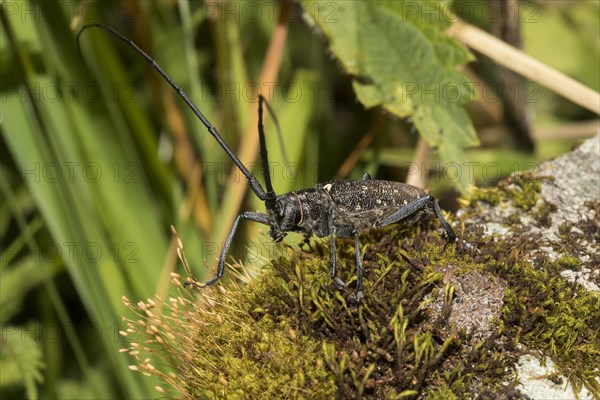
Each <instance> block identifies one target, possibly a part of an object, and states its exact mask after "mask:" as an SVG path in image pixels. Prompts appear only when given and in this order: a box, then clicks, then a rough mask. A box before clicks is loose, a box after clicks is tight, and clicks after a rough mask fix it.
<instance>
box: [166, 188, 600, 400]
mask: <svg viewBox="0 0 600 400" xmlns="http://www.w3.org/2000/svg"><path fill="white" fill-rule="evenodd" d="M535 186H536V185H533V187H534V189H532V190H533V191H534V192H536V190H535ZM536 193H537V192H536ZM436 227H437V222H436V221H429V222H426V223H425V224H423V225H422V226H421V227H417V228H416V229H410V230H409V229H404V230H402V229H399V228H398V227H391V228H389V229H382V230H377V231H373V232H371V233H369V234H367V235H364V236H362V237H361V243H362V244H363V245H364V254H363V260H364V267H365V273H364V295H365V301H364V303H362V304H356V303H354V302H353V301H352V298H353V297H352V295H353V288H354V287H355V285H356V277H355V266H354V259H355V254H354V246H353V243H352V241H351V240H350V241H348V240H338V241H337V247H338V260H339V277H340V278H341V279H342V280H344V281H345V282H346V283H347V284H348V286H349V288H350V289H349V291H348V292H343V291H340V290H339V289H338V288H336V287H335V286H334V284H333V282H332V280H331V278H330V277H329V267H330V265H329V257H328V246H327V244H326V241H324V242H317V243H316V244H315V245H314V246H312V247H313V249H312V250H311V252H310V253H307V252H302V251H300V250H297V249H289V251H288V254H287V255H286V256H285V257H282V258H280V259H279V260H276V261H275V262H273V265H272V266H268V267H266V268H264V270H263V272H262V273H261V274H260V275H259V276H257V277H256V278H255V279H253V280H251V281H250V282H249V283H248V285H246V286H244V287H240V286H238V285H235V284H233V285H232V284H231V283H230V284H226V283H223V284H219V285H217V286H215V287H214V288H211V289H208V290H206V289H205V290H204V291H202V292H201V293H202V296H203V297H204V296H207V297H208V299H207V300H206V301H204V302H203V303H202V304H201V305H197V304H196V302H189V303H185V304H186V309H187V311H186V313H185V314H184V315H185V317H184V318H181V317H180V318H178V319H174V318H173V317H169V318H165V319H164V320H163V323H162V326H163V327H164V329H167V326H169V325H171V326H172V325H177V326H179V327H180V328H179V333H177V334H176V335H175V337H176V338H179V339H178V340H175V341H174V342H173V344H171V345H170V346H171V347H167V349H168V352H169V354H171V357H170V358H169V359H170V360H171V361H170V362H171V363H172V364H173V365H175V366H176V370H177V375H176V376H177V382H178V384H179V385H180V387H179V388H178V390H179V392H180V393H183V394H184V396H186V397H189V398H224V397H226V398H282V397H290V398H334V397H336V396H337V397H340V398H401V397H409V398H418V397H427V398H434V399H436V398H439V399H441V398H472V397H473V396H474V395H476V394H481V393H485V395H486V396H485V397H486V398H488V397H489V398H493V397H495V396H496V397H501V396H503V395H504V396H505V397H506V396H509V395H512V394H511V393H513V392H512V390H513V388H512V386H511V385H507V383H506V382H510V381H511V380H512V377H511V375H510V374H511V370H510V367H511V366H513V365H514V364H515V360H516V359H517V358H518V357H519V356H520V354H521V353H520V351H518V350H517V346H516V345H517V344H521V345H522V346H523V347H522V348H525V349H528V350H529V351H540V352H542V353H544V354H545V355H548V356H550V357H551V358H552V360H553V361H554V362H555V363H556V364H557V366H558V368H559V369H560V371H561V372H562V373H563V374H564V375H565V376H567V377H568V378H569V380H570V381H571V383H573V384H574V385H575V387H576V388H577V387H581V386H583V385H585V386H586V387H587V388H588V390H590V391H591V392H592V393H595V394H596V395H598V394H600V389H599V388H598V384H597V382H595V377H596V376H598V373H599V371H598V367H597V366H598V365H600V336H599V335H600V333H599V332H598V329H597V327H598V326H600V301H599V296H598V295H597V294H595V293H591V292H588V291H585V290H583V289H582V288H580V287H579V286H577V285H576V284H572V283H569V282H568V281H566V280H565V279H563V278H562V277H561V275H560V273H561V271H563V270H564V269H565V268H571V269H573V268H575V269H577V268H579V267H580V265H579V263H578V262H577V260H576V259H574V258H573V257H572V256H570V255H569V254H563V255H561V257H559V258H558V259H557V260H556V261H554V262H550V261H549V260H548V259H544V258H543V257H537V258H536V259H535V260H536V263H535V264H531V258H530V257H527V258H524V255H526V254H527V252H525V251H524V249H526V248H528V246H531V245H532V243H535V242H536V239H535V238H530V237H523V238H514V237H510V238H508V239H506V241H502V239H501V238H499V241H490V240H487V239H486V240H482V239H481V238H482V235H481V233H480V232H479V231H477V230H476V229H475V228H472V229H469V230H467V231H466V232H464V233H465V234H467V237H465V240H467V241H469V242H470V243H472V244H474V245H475V246H476V247H477V249H478V250H479V252H477V251H474V252H470V251H467V250H466V249H465V248H464V246H462V245H460V244H446V242H445V240H444V238H442V237H440V236H439V235H438V233H437V231H436V229H435V228H436ZM565 234H567V232H565ZM444 271H451V275H453V276H455V277H460V276H462V275H466V274H468V273H470V272H473V271H475V272H477V273H485V274H492V275H493V276H494V277H497V278H500V279H502V280H503V281H505V282H506V288H505V290H504V291H505V296H504V304H503V306H502V313H501V315H500V316H499V317H498V319H497V321H496V325H495V326H496V328H495V331H494V333H493V334H491V336H489V337H487V338H484V339H483V340H481V339H477V340H476V339H474V338H473V337H471V336H468V335H467V334H466V332H465V330H464V329H461V327H460V326H458V327H457V326H451V325H450V323H449V315H450V310H451V309H452V306H451V304H453V303H452V299H453V296H454V293H455V291H454V288H453V287H452V286H451V285H450V284H449V283H446V282H448V278H449V277H448V276H445V274H446V272H444ZM227 287H229V289H227V290H226V289H225V288H227ZM463 289H465V288H463ZM185 293H187V294H188V295H189V294H190V292H185ZM436 299H439V300H438V301H441V302H442V304H441V310H442V311H441V312H439V313H437V314H434V313H432V311H431V309H430V305H431V304H433V302H434V301H436ZM173 321H176V322H173ZM155 325H156V326H160V325H161V324H160V323H156V324H155ZM170 384H173V383H170ZM482 390H483V392H482Z"/></svg>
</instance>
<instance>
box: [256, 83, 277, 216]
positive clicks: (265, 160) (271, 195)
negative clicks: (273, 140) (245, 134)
mask: <svg viewBox="0 0 600 400" xmlns="http://www.w3.org/2000/svg"><path fill="white" fill-rule="evenodd" d="M263 102H264V103H266V100H265V98H264V97H263V96H262V94H259V95H258V140H259V143H260V159H261V160H262V168H263V177H264V178H265V186H266V188H267V200H265V201H266V202H267V203H271V204H267V209H270V207H269V206H271V207H274V204H273V201H274V200H275V197H276V195H275V190H273V185H272V183H271V171H270V170H269V154H268V152H267V143H266V141H265V128H264V125H263Z"/></svg>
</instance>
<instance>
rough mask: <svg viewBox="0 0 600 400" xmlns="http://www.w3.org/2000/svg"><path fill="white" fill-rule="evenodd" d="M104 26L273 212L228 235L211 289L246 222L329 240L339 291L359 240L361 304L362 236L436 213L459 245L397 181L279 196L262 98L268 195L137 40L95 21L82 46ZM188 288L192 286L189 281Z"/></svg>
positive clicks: (332, 184) (422, 197)
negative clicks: (342, 262)
mask: <svg viewBox="0 0 600 400" xmlns="http://www.w3.org/2000/svg"><path fill="white" fill-rule="evenodd" d="M92 27H97V28H101V29H103V30H105V31H107V32H109V33H111V34H112V35H114V36H115V37H117V38H118V39H120V40H121V41H123V42H124V43H125V44H127V45H129V46H130V47H131V48H133V49H134V50H135V51H136V52H137V53H139V54H140V55H141V56H142V57H144V58H145V59H146V61H148V62H149V63H150V64H151V65H152V67H153V68H154V69H155V70H156V71H157V72H158V73H159V74H160V75H161V76H162V77H163V78H164V79H165V80H166V81H167V82H168V83H169V85H171V87H172V88H173V89H174V90H175V91H176V92H177V94H179V96H180V97H181V98H182V99H183V101H184V102H185V103H186V104H187V105H188V107H189V108H190V109H191V110H192V111H193V112H194V114H195V115H196V116H197V117H198V118H199V119H200V121H201V122H202V124H204V126H205V127H206V128H207V129H208V132H209V133H210V134H211V135H212V136H213V137H214V138H215V140H216V141H217V142H218V143H219V145H220V146H221V147H222V148H223V150H224V151H225V153H227V155H228V156H229V158H231V160H232V161H233V163H234V164H235V165H236V166H237V167H238V168H239V169H240V171H241V172H242V174H244V176H245V177H246V179H247V180H248V185H249V186H250V188H251V189H252V191H253V192H254V194H256V196H257V197H258V198H259V199H260V200H262V201H264V202H265V207H266V209H267V213H266V214H265V213H260V212H254V211H246V212H243V213H241V214H240V215H238V217H237V218H236V219H235V222H234V223H233V226H232V227H231V231H230V232H229V235H228V236H227V240H226V241H225V245H224V246H223V249H222V250H221V254H220V256H219V263H218V267H217V274H216V275H215V276H214V277H213V278H212V279H210V280H209V281H207V282H206V283H205V286H210V285H212V284H213V283H215V282H216V281H217V280H219V278H221V277H222V276H223V273H224V271H225V257H226V255H227V251H228V249H229V246H230V245H231V241H232V239H233V235H234V234H235V232H236V230H237V227H238V224H239V222H240V220H242V219H248V220H251V221H255V222H259V223H261V224H264V225H268V226H269V227H270V228H271V229H270V231H269V235H270V236H271V238H272V239H273V240H274V241H275V242H279V241H281V240H282V239H283V238H284V237H285V236H286V234H287V232H299V233H303V234H304V235H305V236H306V237H309V236H312V235H316V236H317V237H320V238H323V237H326V236H329V243H330V257H331V269H330V271H329V274H330V276H331V278H332V279H333V280H334V281H335V283H336V284H337V286H338V287H340V288H343V289H347V286H346V284H345V283H344V282H343V281H342V280H341V279H340V278H338V277H337V276H336V270H337V261H336V247H335V237H336V236H338V237H340V238H350V237H352V238H354V247H355V251H356V275H357V283H356V297H355V298H356V300H357V301H361V300H362V299H363V297H364V296H363V293H362V285H363V283H362V281H363V277H362V274H363V266H362V259H361V256H360V246H359V242H358V234H359V232H363V231H367V230H370V229H375V228H380V227H383V226H386V225H390V224H394V223H399V222H402V223H403V224H406V225H409V224H414V223H416V222H417V221H419V220H422V219H425V218H429V217H431V216H432V215H433V214H435V215H436V216H437V218H438V219H439V220H440V222H441V223H442V226H443V227H444V230H445V231H446V235H447V237H448V241H449V242H454V241H456V235H455V233H454V231H453V230H452V227H451V226H450V224H449V223H448V221H446V219H445V218H444V216H443V215H442V212H441V210H440V207H439V205H438V203H437V200H436V199H435V198H433V197H432V196H430V195H429V194H427V193H426V192H425V191H424V190H422V189H420V188H417V187H415V186H412V185H409V184H406V183H400V182H391V181H381V180H372V179H371V177H370V176H369V175H368V174H366V173H365V174H364V175H363V177H362V179H361V180H359V181H353V180H334V181H329V182H325V183H319V184H317V185H316V186H315V187H313V188H310V189H302V190H297V191H294V192H289V193H284V194H280V195H277V194H275V191H274V190H273V185H272V184H271V176H270V173H269V168H268V164H269V162H268V155H267V148H266V144H265V133H264V128H263V122H262V114H263V102H264V103H265V104H267V105H268V103H266V101H265V99H264V98H263V97H262V95H259V103H258V137H259V141H260V156H261V159H262V167H263V168H262V170H263V177H264V181H265V187H266V191H265V190H264V189H263V187H262V186H261V184H260V182H259V181H258V180H257V179H256V178H255V177H254V176H253V175H252V174H251V173H250V171H249V170H248V169H247V168H246V166H245V165H244V164H243V163H242V162H241V161H240V159H239V158H238V157H237V156H236V155H235V154H234V153H233V151H231V149H230V148H229V147H228V146H227V144H226V143H225V142H224V141H223V138H221V136H220V135H219V133H218V132H217V130H216V128H215V127H214V126H213V125H212V124H211V123H210V122H209V121H208V120H207V119H206V117H204V114H202V112H201V111H200V110H199V109H198V107H196V105H195V104H194V103H193V102H192V101H191V100H190V99H189V98H188V97H187V95H186V94H185V93H184V91H183V90H182V89H181V88H180V87H179V86H178V85H177V84H176V83H175V82H173V80H172V79H171V78H170V77H169V76H168V75H167V74H166V72H164V70H163V69H162V68H161V67H160V66H159V65H158V64H157V63H156V61H155V60H154V59H152V58H151V57H150V56H149V55H148V54H147V53H146V52H144V51H143V50H142V49H140V48H139V46H138V45H136V44H135V43H134V42H133V41H131V40H129V39H127V38H126V37H125V36H123V35H122V34H120V33H119V32H117V31H116V30H114V29H113V28H111V27H108V26H105V25H102V24H98V23H92V24H89V25H85V26H83V28H82V29H81V30H80V31H79V33H78V34H77V45H78V47H79V39H80V37H81V34H82V33H83V32H84V31H85V30H86V29H89V28H92ZM188 284H192V283H191V282H188Z"/></svg>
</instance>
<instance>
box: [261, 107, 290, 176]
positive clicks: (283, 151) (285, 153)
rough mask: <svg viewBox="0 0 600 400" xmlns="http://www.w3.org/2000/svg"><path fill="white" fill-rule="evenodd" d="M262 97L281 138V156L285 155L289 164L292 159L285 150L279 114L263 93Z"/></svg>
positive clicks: (285, 162)
mask: <svg viewBox="0 0 600 400" xmlns="http://www.w3.org/2000/svg"><path fill="white" fill-rule="evenodd" d="M260 97H262V99H263V103H264V105H265V106H266V109H267V111H268V112H269V115H270V116H271V119H272V120H273V123H274V124H275V129H276V130H277V138H278V139H279V151H281V156H282V157H283V162H284V164H285V165H288V164H289V163H290V160H289V159H288V155H287V152H286V151H285V143H283V135H282V134H281V126H280V125H279V120H278V119H277V115H275V112H274V111H273V109H272V108H271V105H270V104H269V102H268V101H267V100H266V99H265V98H264V97H263V96H262V95H260Z"/></svg>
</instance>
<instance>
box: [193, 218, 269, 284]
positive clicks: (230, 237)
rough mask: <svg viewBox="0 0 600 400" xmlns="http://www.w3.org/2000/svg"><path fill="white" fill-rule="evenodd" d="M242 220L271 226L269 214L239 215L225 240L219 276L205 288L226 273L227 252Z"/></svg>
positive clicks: (219, 265)
mask: <svg viewBox="0 0 600 400" xmlns="http://www.w3.org/2000/svg"><path fill="white" fill-rule="evenodd" d="M240 219H249V220H251V221H256V222H259V223H261V224H264V225H269V220H268V217H267V214H262V213H258V212H253V211H247V212H245V213H242V214H240V215H238V216H237V218H236V219H235V222H234V223H233V226H232V227H231V231H229V235H228V236H227V239H226V240H225V244H224V245H223V250H221V255H220V256H219V264H218V266H217V274H216V275H215V276H214V277H212V278H211V279H210V280H209V281H208V282H206V283H205V284H204V285H205V286H210V285H212V284H213V283H215V282H216V281H218V280H219V278H221V277H222V276H223V273H224V272H225V257H226V256H227V251H228V250H229V246H231V241H232V240H233V235H234V234H235V231H236V230H237V227H238V224H239V222H240Z"/></svg>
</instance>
